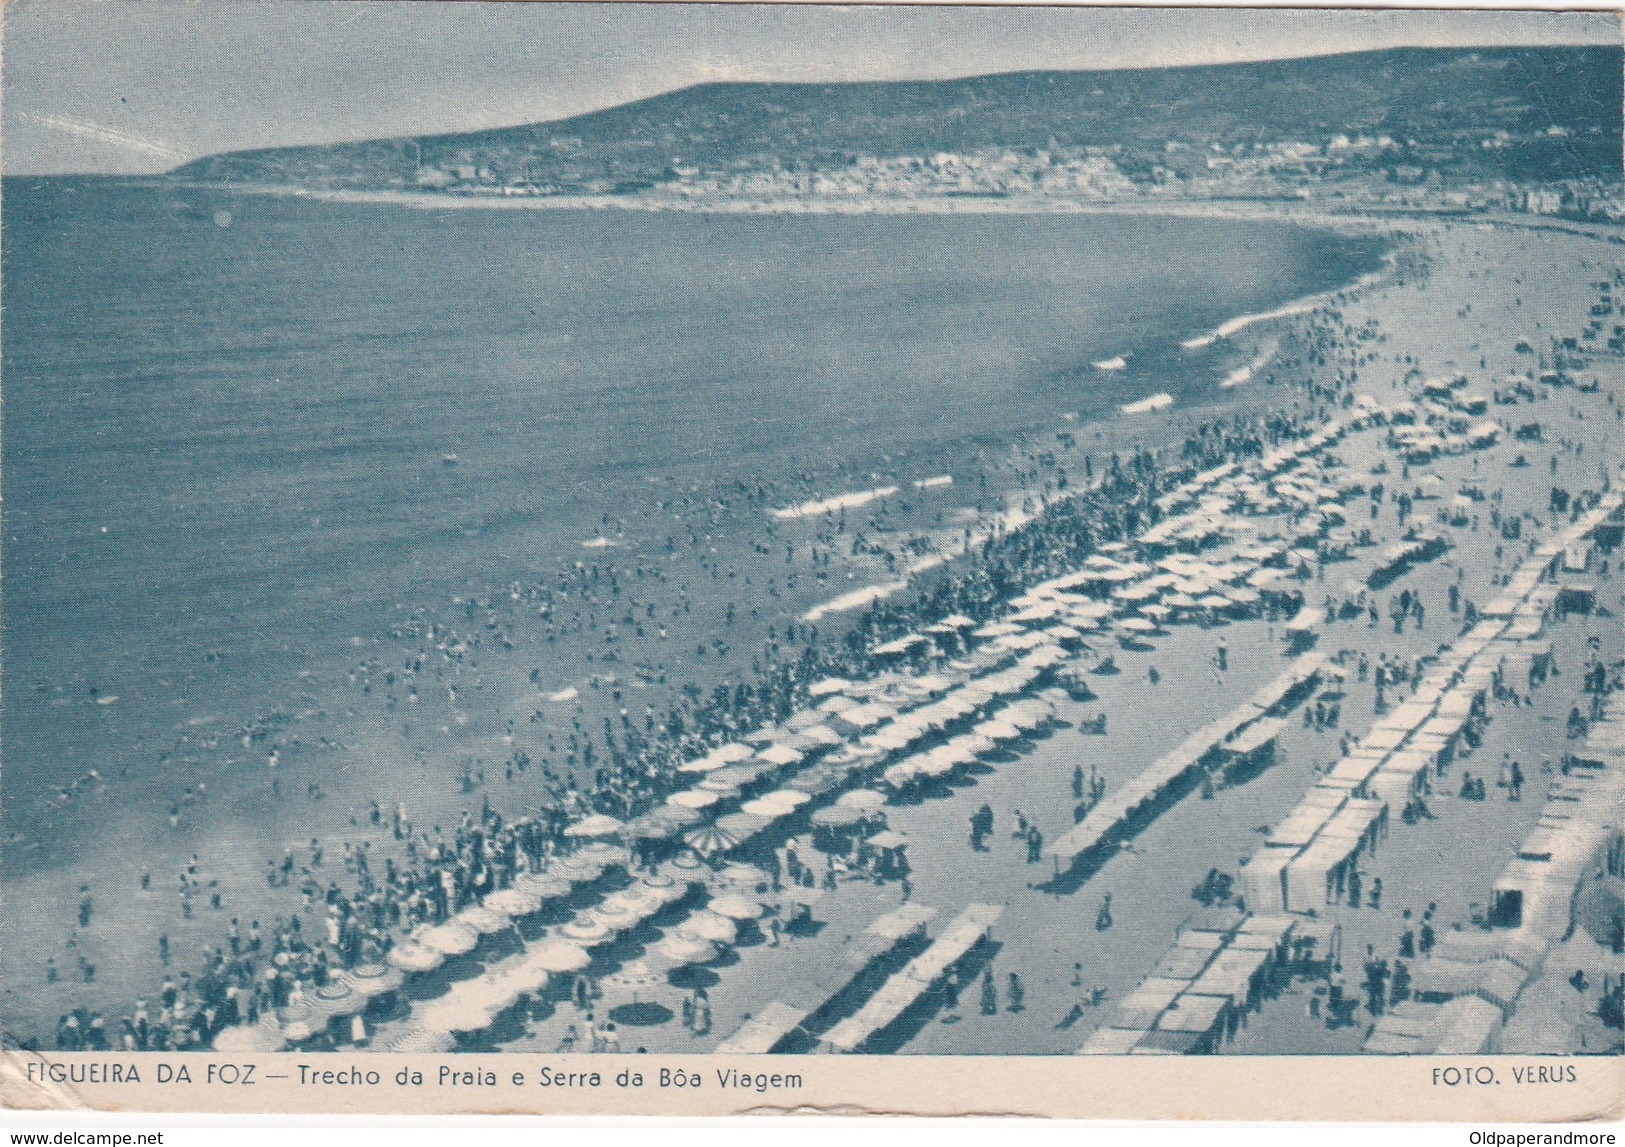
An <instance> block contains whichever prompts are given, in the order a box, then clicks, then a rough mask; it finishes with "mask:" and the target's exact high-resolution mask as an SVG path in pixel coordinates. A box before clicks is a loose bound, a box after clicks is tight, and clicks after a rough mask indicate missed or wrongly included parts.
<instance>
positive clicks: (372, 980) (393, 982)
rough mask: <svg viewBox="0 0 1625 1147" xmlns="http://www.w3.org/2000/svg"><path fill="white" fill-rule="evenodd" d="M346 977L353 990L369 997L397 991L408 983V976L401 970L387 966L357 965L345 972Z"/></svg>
mask: <svg viewBox="0 0 1625 1147" xmlns="http://www.w3.org/2000/svg"><path fill="white" fill-rule="evenodd" d="M344 977H345V979H347V980H349V981H350V986H351V987H352V988H354V989H355V990H356V991H358V992H360V993H361V994H362V995H364V996H367V997H372V996H381V995H384V994H385V993H386V992H393V991H397V990H399V989H400V986H401V985H402V984H404V983H405V982H406V976H405V975H403V974H402V972H401V970H400V969H399V968H391V967H389V966H388V965H387V964H357V965H356V966H355V967H353V968H351V969H350V970H349V971H347V972H345V973H344Z"/></svg>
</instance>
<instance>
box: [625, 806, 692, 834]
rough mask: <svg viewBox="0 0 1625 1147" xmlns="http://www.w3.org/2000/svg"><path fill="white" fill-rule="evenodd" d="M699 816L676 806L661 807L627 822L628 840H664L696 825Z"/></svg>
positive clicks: (690, 810) (687, 809)
mask: <svg viewBox="0 0 1625 1147" xmlns="http://www.w3.org/2000/svg"><path fill="white" fill-rule="evenodd" d="M699 819H700V814H699V813H698V812H696V811H695V810H693V809H689V808H682V807H680V806H678V805H669V804H666V805H661V806H659V807H658V808H655V809H651V810H650V811H649V812H646V813H644V814H643V815H642V816H640V817H636V818H635V819H633V820H630V821H628V822H627V825H626V838H627V839H628V840H666V839H668V838H670V837H673V836H676V835H677V834H678V833H679V832H681V831H683V829H685V828H687V827H689V826H690V825H692V824H696V823H698V821H699Z"/></svg>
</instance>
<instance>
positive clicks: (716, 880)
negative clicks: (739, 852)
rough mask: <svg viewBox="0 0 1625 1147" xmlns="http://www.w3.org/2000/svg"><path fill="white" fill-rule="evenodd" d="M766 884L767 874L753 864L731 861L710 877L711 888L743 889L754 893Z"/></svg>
mask: <svg viewBox="0 0 1625 1147" xmlns="http://www.w3.org/2000/svg"><path fill="white" fill-rule="evenodd" d="M766 883H767V873H765V872H763V871H762V870H761V869H760V868H757V867H756V866H755V865H754V864H746V863H744V862H743V861H738V860H735V861H732V862H730V863H728V864H725V865H723V866H722V867H721V868H719V869H718V870H717V871H716V872H715V873H714V874H713V875H712V877H711V887H713V888H743V889H746V890H747V891H751V892H754V891H755V890H756V889H758V888H760V887H761V886H762V885H764V884H766Z"/></svg>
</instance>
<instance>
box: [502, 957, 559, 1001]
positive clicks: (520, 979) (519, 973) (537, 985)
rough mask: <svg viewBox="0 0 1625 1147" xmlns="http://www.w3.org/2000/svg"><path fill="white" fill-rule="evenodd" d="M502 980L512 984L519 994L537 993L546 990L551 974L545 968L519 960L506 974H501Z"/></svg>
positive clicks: (551, 977)
mask: <svg viewBox="0 0 1625 1147" xmlns="http://www.w3.org/2000/svg"><path fill="white" fill-rule="evenodd" d="M503 978H504V979H506V980H508V981H509V982H510V983H512V984H513V986H514V987H515V988H517V989H518V990H519V991H520V992H538V993H539V992H541V991H543V990H544V989H546V987H547V985H548V983H549V982H551V980H552V979H553V973H552V972H549V971H548V970H547V969H546V968H538V967H537V966H536V965H534V964H532V963H531V962H530V961H529V960H524V959H521V960H520V961H519V962H518V963H517V964H515V965H514V966H513V967H512V968H510V969H509V970H508V971H507V972H505V973H503Z"/></svg>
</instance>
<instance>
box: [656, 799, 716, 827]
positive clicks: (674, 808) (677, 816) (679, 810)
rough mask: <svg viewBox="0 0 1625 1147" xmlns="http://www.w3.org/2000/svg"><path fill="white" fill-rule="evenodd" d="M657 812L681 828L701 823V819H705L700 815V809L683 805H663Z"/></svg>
mask: <svg viewBox="0 0 1625 1147" xmlns="http://www.w3.org/2000/svg"><path fill="white" fill-rule="evenodd" d="M656 812H658V813H659V815H660V816H661V817H662V818H663V819H665V820H668V821H670V822H671V823H672V824H675V825H676V826H677V827H678V828H679V829H685V828H688V827H690V826H691V825H696V824H699V823H700V821H701V820H703V819H705V818H704V817H702V816H701V815H700V812H699V810H698V809H692V808H684V807H683V806H682V805H674V804H666V805H661V806H660V807H659V809H657V810H656Z"/></svg>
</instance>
